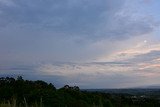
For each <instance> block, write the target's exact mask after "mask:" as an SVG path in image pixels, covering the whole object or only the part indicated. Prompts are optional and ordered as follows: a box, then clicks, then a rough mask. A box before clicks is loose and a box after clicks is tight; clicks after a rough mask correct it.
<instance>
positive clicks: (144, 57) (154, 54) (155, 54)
mask: <svg viewBox="0 0 160 107" xmlns="http://www.w3.org/2000/svg"><path fill="white" fill-rule="evenodd" d="M159 56H160V51H158V50H157V51H151V52H148V53H145V54H141V55H136V56H135V57H134V58H132V59H130V60H128V61H130V62H135V63H142V62H143V63H147V62H148V63H150V62H153V61H154V60H156V59H158V58H159Z"/></svg>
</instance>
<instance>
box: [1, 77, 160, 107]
mask: <svg viewBox="0 0 160 107" xmlns="http://www.w3.org/2000/svg"><path fill="white" fill-rule="evenodd" d="M158 105H160V104H159V101H158V100H157V99H155V98H145V99H144V98H139V99H138V100H135V101H133V99H132V95H124V94H116V95H115V94H109V93H101V92H88V91H81V90H80V89H79V87H78V86H73V87H70V86H69V85H65V86H64V87H62V88H60V89H56V88H55V87H54V85H53V84H51V83H49V84H48V83H46V82H44V81H41V80H37V81H29V80H24V79H23V78H22V77H21V76H19V77H18V78H17V79H14V78H12V77H5V78H4V77H2V78H0V107H158Z"/></svg>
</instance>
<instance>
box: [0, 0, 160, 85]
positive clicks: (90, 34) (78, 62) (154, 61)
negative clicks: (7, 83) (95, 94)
mask: <svg viewBox="0 0 160 107" xmlns="http://www.w3.org/2000/svg"><path fill="white" fill-rule="evenodd" d="M130 2H131V1H128V0H99V1H97V0H92V1H90V0H45V1H43V0H34V1H33V0H27V1H26V0H0V51H1V54H0V59H1V61H0V75H3V74H15V75H18V74H24V75H26V77H27V78H31V79H34V77H36V78H42V79H44V80H47V81H55V83H56V84H57V85H58V86H60V85H62V84H63V83H66V84H75V83H76V84H77V85H80V86H82V87H107V86H108V87H125V86H126V85H128V86H131V85H132V84H134V86H137V85H140V84H147V83H145V81H148V82H149V80H147V78H151V79H153V78H154V77H155V79H153V80H154V81H151V82H149V83H153V82H157V81H158V80H159V79H158V76H156V74H158V70H159V59H158V58H159V57H158V56H159V51H160V50H159V49H160V45H159V42H158V43H155V40H154V39H157V38H158V36H156V37H154V39H153V36H155V35H156V34H155V33H156V32H158V31H157V29H158V27H159V23H158V24H157V19H156V18H155V17H150V16H149V15H148V14H146V13H144V11H143V9H141V8H140V7H143V6H144V5H143V4H138V3H139V1H134V2H133V1H132V3H130ZM131 5H132V6H131ZM151 7H152V6H151ZM144 8H145V9H146V11H147V7H145V6H144ZM157 10H158V9H157ZM30 65H32V66H30ZM149 76H152V77H149ZM52 77H53V78H52ZM142 77H143V78H142ZM47 78H48V79H47ZM104 84H105V85H104ZM120 84H121V85H122V86H121V85H120Z"/></svg>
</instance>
